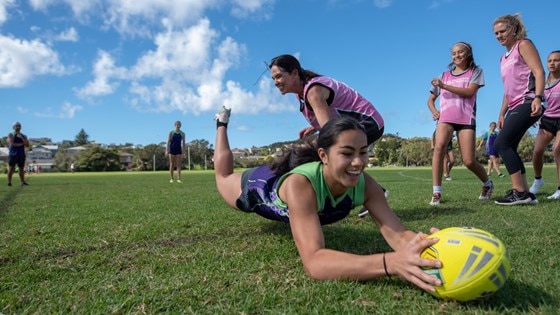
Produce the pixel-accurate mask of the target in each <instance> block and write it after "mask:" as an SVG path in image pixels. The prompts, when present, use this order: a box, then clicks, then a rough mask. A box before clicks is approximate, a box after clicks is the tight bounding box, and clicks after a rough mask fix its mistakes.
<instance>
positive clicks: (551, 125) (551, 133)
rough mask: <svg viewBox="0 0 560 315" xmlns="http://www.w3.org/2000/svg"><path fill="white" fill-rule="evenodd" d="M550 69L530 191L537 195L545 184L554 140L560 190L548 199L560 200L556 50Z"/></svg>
mask: <svg viewBox="0 0 560 315" xmlns="http://www.w3.org/2000/svg"><path fill="white" fill-rule="evenodd" d="M546 64H547V67H548V71H549V72H548V77H547V78H546V83H545V89H544V96H545V98H546V102H547V103H548V106H547V107H546V109H545V111H544V114H543V116H542V117H541V122H540V124H539V132H538V133H537V139H536V140H535V150H534V151H533V169H534V170H535V181H534V182H533V185H532V186H531V188H529V191H530V192H531V193H533V194H537V193H538V192H539V190H540V188H541V186H542V185H543V184H544V180H543V179H542V169H543V155H544V150H545V149H546V147H547V146H548V144H549V143H550V142H551V141H552V139H555V140H554V145H553V149H552V150H553V153H554V161H555V162H556V176H557V179H558V188H557V189H556V192H554V194H552V195H550V196H548V197H547V198H548V199H560V83H559V82H560V50H555V51H553V52H551V53H550V54H549V55H548V59H547V61H546Z"/></svg>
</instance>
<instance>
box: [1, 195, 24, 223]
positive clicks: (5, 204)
mask: <svg viewBox="0 0 560 315" xmlns="http://www.w3.org/2000/svg"><path fill="white" fill-rule="evenodd" d="M10 188H13V189H14V190H12V191H8V192H6V195H5V196H4V197H3V198H2V199H0V219H2V217H3V216H4V215H5V214H6V212H7V211H8V208H10V207H11V206H12V205H13V204H14V200H15V199H16V197H17V195H18V194H19V192H20V191H21V189H18V188H17V187H10ZM2 222H3V220H0V224H2Z"/></svg>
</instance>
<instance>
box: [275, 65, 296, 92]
mask: <svg viewBox="0 0 560 315" xmlns="http://www.w3.org/2000/svg"><path fill="white" fill-rule="evenodd" d="M270 74H271V76H272V80H273V81H274V86H276V88H277V89H278V90H279V91H280V93H282V95H284V94H286V93H297V91H298V90H297V87H298V85H297V82H298V72H297V70H295V69H294V70H293V71H292V72H291V73H290V72H288V71H286V70H284V69H282V68H281V67H279V66H276V65H274V66H272V67H270Z"/></svg>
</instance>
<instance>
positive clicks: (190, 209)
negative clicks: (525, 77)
mask: <svg viewBox="0 0 560 315" xmlns="http://www.w3.org/2000/svg"><path fill="white" fill-rule="evenodd" d="M369 171H370V172H371V173H372V174H373V175H374V177H375V178H376V179H377V180H378V181H379V182H380V183H382V184H383V186H384V187H386V188H387V189H389V190H390V191H391V195H390V197H389V204H390V205H391V207H392V208H393V209H394V210H395V212H396V213H397V214H398V215H399V216H400V217H401V219H402V221H403V222H404V224H405V225H406V226H407V227H409V228H410V229H412V230H417V231H425V232H426V231H428V230H429V228H430V227H432V226H436V227H439V228H444V227H449V226H475V227H479V228H482V229H485V230H488V231H491V232H492V233H494V234H495V235H496V236H498V237H499V238H500V239H502V241H503V242H504V243H505V244H506V246H507V248H508V251H509V254H510V258H511V264H512V273H511V276H510V278H509V279H508V282H507V284H506V286H505V287H504V288H502V290H500V291H499V292H498V293H496V294H495V295H493V296H491V297H490V298H488V299H486V300H483V301H478V302H471V303H457V302H451V301H443V300H439V299H436V298H434V297H432V296H431V295H429V294H427V293H424V292H422V291H421V290H419V289H417V288H416V287H414V286H412V285H410V284H408V283H406V282H405V281H403V280H400V279H398V278H383V279H379V280H375V281H369V282H363V283H362V282H352V281H314V280H311V279H310V278H309V277H308V276H307V275H306V274H305V272H304V270H303V267H302V265H301V261H300V259H299V256H298V254H297V251H296V248H295V246H294V243H293V241H292V239H291V236H290V231H289V228H288V226H287V225H284V224H282V223H278V222H272V221H268V220H266V219H263V218H261V217H259V216H257V215H254V214H246V213H242V212H239V211H235V210H233V209H230V208H228V207H227V206H226V204H225V203H224V202H223V201H222V199H221V198H220V196H219V195H218V193H217V191H216V187H215V183H214V177H213V174H212V173H211V172H205V171H196V172H185V173H184V175H185V176H184V178H183V179H184V180H183V183H182V184H170V183H168V181H167V173H164V172H159V173H103V174H100V173H98V174H83V173H76V174H40V175H32V176H30V177H29V182H30V184H31V186H29V187H24V188H21V187H19V186H17V185H16V186H14V187H7V186H6V185H5V178H4V179H3V181H0V182H1V183H2V185H1V186H0V313H2V314H31V313H33V314H52V313H75V314H124V313H126V314H128V313H132V314H144V313H146V314H159V313H169V314H177V313H187V314H436V313H438V314H483V313H484V314H486V313H487V314H526V313H531V314H557V313H558V312H559V310H560V301H559V300H560V266H559V261H560V258H558V253H559V248H560V242H559V236H560V224H559V222H560V202H559V201H557V200H547V199H546V198H545V196H546V195H548V194H551V193H553V192H554V190H555V188H556V178H555V175H554V174H555V168H553V167H551V166H548V167H546V168H545V174H544V175H545V180H546V185H545V186H544V187H543V188H542V191H543V193H544V194H543V195H539V196H538V197H539V201H540V204H539V205H536V206H519V207H499V206H496V205H494V204H493V203H492V202H483V201H479V200H478V199H477V197H478V194H479V193H480V183H479V182H478V181H477V180H476V178H475V177H474V175H472V173H470V172H469V171H467V170H466V169H464V168H456V169H454V170H453V171H452V175H453V181H451V182H444V184H443V189H444V198H445V202H444V203H443V204H442V205H441V206H440V207H430V206H428V201H429V199H430V196H431V179H430V178H431V177H430V176H431V175H430V174H431V173H430V169H428V168H408V169H405V168H388V169H383V168H374V169H369ZM528 172H529V174H528V175H529V176H531V175H532V173H530V172H531V168H530V167H529V168H528ZM14 182H15V183H16V184H17V183H18V182H19V181H18V180H17V179H15V181H14ZM494 182H495V185H496V189H495V196H496V197H498V196H502V195H503V194H504V193H505V191H506V190H507V189H509V188H510V182H509V179H507V178H503V179H500V178H497V179H495V180H494ZM356 213H357V209H356V210H355V211H354V212H353V213H352V215H351V216H350V217H348V218H347V219H345V220H343V221H342V222H339V223H336V224H333V225H330V226H326V227H325V228H324V230H325V237H326V244H327V246H328V247H330V248H335V249H338V250H344V251H350V252H354V253H360V254H367V253H373V252H378V251H386V250H388V249H389V247H388V246H387V244H386V243H385V241H384V240H383V238H382V237H381V236H380V234H379V232H378V230H377V229H376V228H375V226H374V224H373V223H372V222H371V220H369V219H360V218H358V217H357V216H356Z"/></svg>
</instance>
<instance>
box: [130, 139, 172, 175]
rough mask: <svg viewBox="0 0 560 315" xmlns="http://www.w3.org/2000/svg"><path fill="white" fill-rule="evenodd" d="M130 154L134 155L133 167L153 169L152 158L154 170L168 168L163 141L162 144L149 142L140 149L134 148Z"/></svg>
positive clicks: (145, 169)
mask: <svg viewBox="0 0 560 315" xmlns="http://www.w3.org/2000/svg"><path fill="white" fill-rule="evenodd" d="M132 154H133V156H134V157H133V159H134V162H133V163H134V169H137V170H144V171H153V170H154V158H155V170H166V169H168V168H169V164H168V163H169V161H168V160H167V159H166V158H165V143H164V144H163V145H161V144H159V145H158V144H149V145H147V146H145V147H144V148H142V149H140V148H137V149H134V152H133V153H132Z"/></svg>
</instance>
